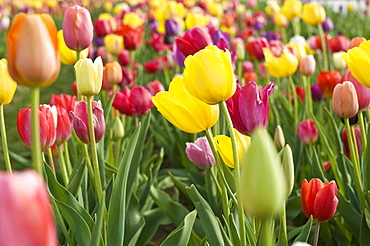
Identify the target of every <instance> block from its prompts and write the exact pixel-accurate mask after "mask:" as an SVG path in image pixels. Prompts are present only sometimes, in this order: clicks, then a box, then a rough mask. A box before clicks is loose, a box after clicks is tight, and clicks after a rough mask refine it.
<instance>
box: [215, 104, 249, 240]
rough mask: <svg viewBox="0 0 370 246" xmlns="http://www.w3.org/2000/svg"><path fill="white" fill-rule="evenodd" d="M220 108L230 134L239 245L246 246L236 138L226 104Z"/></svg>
mask: <svg viewBox="0 0 370 246" xmlns="http://www.w3.org/2000/svg"><path fill="white" fill-rule="evenodd" d="M219 104H220V108H221V111H222V114H223V115H224V117H225V121H226V125H227V128H228V131H229V134H230V138H231V143H232V147H233V159H234V178H235V185H236V187H237V202H238V204H237V206H238V214H239V231H240V239H241V245H242V246H244V245H246V240H245V239H246V235H245V225H244V210H243V203H242V199H241V196H240V191H239V190H238V189H239V188H238V187H239V184H240V165H239V156H238V148H237V145H236V137H235V133H234V128H233V124H232V121H231V118H230V114H229V111H228V110H227V106H226V102H225V101H221V102H220V103H219Z"/></svg>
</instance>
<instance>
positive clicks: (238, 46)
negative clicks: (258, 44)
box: [233, 38, 245, 61]
mask: <svg viewBox="0 0 370 246" xmlns="http://www.w3.org/2000/svg"><path fill="white" fill-rule="evenodd" d="M233 46H234V49H235V50H236V54H237V58H238V60H240V61H242V60H244V58H245V45H244V41H243V39H242V38H235V39H234V41H233Z"/></svg>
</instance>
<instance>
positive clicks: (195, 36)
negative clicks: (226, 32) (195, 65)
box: [175, 27, 213, 56]
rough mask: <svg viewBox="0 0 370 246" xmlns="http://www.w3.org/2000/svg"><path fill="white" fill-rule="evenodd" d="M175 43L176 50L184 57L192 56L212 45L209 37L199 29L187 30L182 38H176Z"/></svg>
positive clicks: (205, 31) (203, 30)
mask: <svg viewBox="0 0 370 246" xmlns="http://www.w3.org/2000/svg"><path fill="white" fill-rule="evenodd" d="M175 42H176V46H177V48H178V49H179V50H180V51H181V53H182V54H184V55H185V56H188V55H194V54H195V53H196V52H198V51H199V50H201V49H204V48H205V47H206V46H209V45H213V42H212V38H211V35H209V33H208V32H207V30H206V29H204V28H201V27H194V28H192V29H189V30H188V31H186V32H185V34H184V36H183V37H181V38H180V37H176V38H175Z"/></svg>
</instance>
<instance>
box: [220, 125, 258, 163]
mask: <svg viewBox="0 0 370 246" xmlns="http://www.w3.org/2000/svg"><path fill="white" fill-rule="evenodd" d="M234 133H235V137H236V145H237V147H238V156H239V160H241V158H242V157H243V156H244V154H245V153H246V152H247V149H248V147H249V145H250V142H251V141H250V137H248V136H246V135H243V134H241V133H240V132H238V131H237V130H236V129H234ZM214 140H215V142H216V148H217V151H218V153H220V156H221V158H222V160H223V161H224V163H225V164H226V165H228V166H229V167H231V168H234V166H235V165H234V157H233V149H232V143H231V138H230V137H228V136H224V135H218V136H215V137H214ZM240 164H241V163H240Z"/></svg>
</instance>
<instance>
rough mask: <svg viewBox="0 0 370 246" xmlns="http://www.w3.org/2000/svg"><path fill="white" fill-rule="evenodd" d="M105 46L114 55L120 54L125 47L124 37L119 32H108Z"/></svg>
mask: <svg viewBox="0 0 370 246" xmlns="http://www.w3.org/2000/svg"><path fill="white" fill-rule="evenodd" d="M104 46H105V48H106V49H107V52H109V53H111V54H112V55H116V56H117V55H119V54H120V53H121V51H122V50H123V49H124V45H123V37H122V36H121V35H117V34H113V33H111V34H108V35H107V36H105V37H104Z"/></svg>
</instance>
